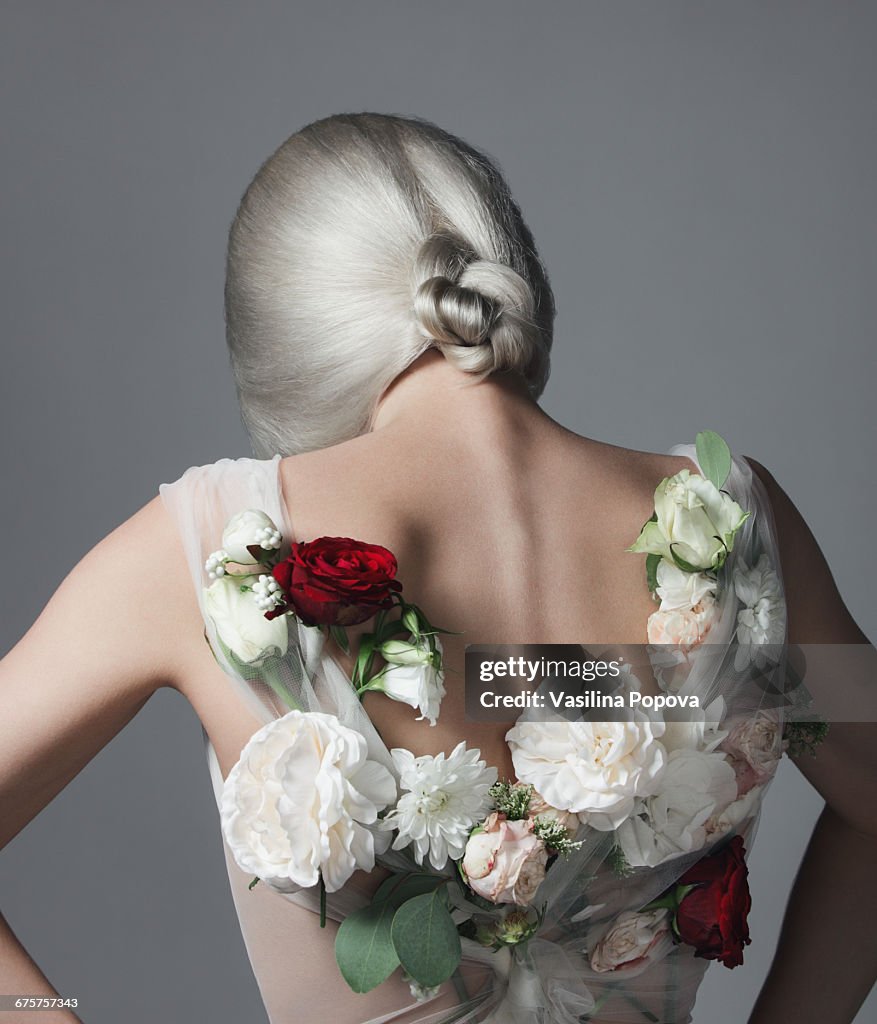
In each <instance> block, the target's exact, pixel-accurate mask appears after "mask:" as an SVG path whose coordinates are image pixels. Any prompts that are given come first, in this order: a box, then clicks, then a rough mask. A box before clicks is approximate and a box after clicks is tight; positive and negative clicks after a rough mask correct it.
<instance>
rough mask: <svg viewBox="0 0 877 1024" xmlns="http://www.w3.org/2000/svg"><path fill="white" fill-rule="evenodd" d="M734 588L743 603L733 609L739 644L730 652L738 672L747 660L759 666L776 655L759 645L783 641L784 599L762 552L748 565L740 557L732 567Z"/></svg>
mask: <svg viewBox="0 0 877 1024" xmlns="http://www.w3.org/2000/svg"><path fill="white" fill-rule="evenodd" d="M734 590H735V592H736V594H737V597H738V598H739V599H740V601H741V602H742V604H743V607H742V608H741V609H740V611H739V612H738V613H737V641H738V644H739V646H738V647H737V651H736V653H735V655H734V668H735V669H736V670H737V671H738V672H739V671H741V670H742V669H743V668H745V667H746V666H747V665H748V664H749V662H750V661H754V662H755V664H756V665H757V666H758V667H762V666H763V665H765V664H767V663H768V662H769V661H771V660H775V659H776V656H777V655H778V653H779V652H778V651H775V652H773V658H768V657H767V656H766V655H765V651H764V647H763V645H765V644H768V645H771V644H773V645H780V644H782V643H783V640H784V639H785V633H786V602H785V598H784V597H783V590H782V585H781V584H780V581H779V577H778V576H777V573H776V571H775V570H774V567H773V564H772V563H771V560H770V559H769V558H768V556H767V555H766V554H764V553H762V554H761V556H760V557H759V559H758V561H757V562H756V563H755V565H754V566H752V567H751V568H750V567H749V566H748V565H747V564H746V562H745V561H744V560H743V559H742V558H741V559H740V565H738V566H736V567H735V569H734ZM768 650H769V648H768Z"/></svg>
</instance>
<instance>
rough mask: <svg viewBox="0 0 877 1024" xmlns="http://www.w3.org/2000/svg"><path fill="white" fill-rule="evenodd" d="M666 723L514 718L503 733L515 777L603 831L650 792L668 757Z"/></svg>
mask: <svg viewBox="0 0 877 1024" xmlns="http://www.w3.org/2000/svg"><path fill="white" fill-rule="evenodd" d="M663 732H664V724H663V722H660V721H651V720H649V719H647V718H646V717H645V716H641V717H638V718H637V719H635V720H633V721H625V722H590V721H583V722H566V721H562V722H560V721H548V722H518V724H517V725H515V726H513V727H512V728H511V729H510V730H509V732H508V733H506V741H507V742H508V744H509V747H510V748H511V754H512V763H513V764H514V766H515V773H516V775H517V778H518V781H520V782H525V783H528V784H530V785H532V786H533V787H535V789H536V792H538V793H539V794H540V795H541V796H542V798H543V799H544V800H545V801H547V802H548V803H549V804H550V805H551V806H552V807H556V808H557V809H558V810H561V811H574V812H576V813H577V814H578V815H579V817H580V819H581V820H582V821H585V822H587V823H588V824H589V825H592V826H593V827H594V828H596V829H599V830H601V831H610V830H611V829H614V828H617V827H618V826H619V825H620V824H621V822H622V821H624V819H625V818H627V816H628V815H629V814H630V813H631V812H632V811H633V808H634V800H635V799H636V798H637V797H640V796H644V795H646V794H647V793H650V792H652V787H653V785H654V782H655V779H656V777H657V776H658V775H659V773H660V772H661V770H662V769H663V767H664V764H665V762H666V760H667V754H666V751H665V749H664V746H663V744H662V743H661V741H660V737H661V735H662V734H663Z"/></svg>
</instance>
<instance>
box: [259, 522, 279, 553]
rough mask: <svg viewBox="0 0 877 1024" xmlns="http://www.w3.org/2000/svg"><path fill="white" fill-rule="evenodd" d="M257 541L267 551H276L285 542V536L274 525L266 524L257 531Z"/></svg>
mask: <svg viewBox="0 0 877 1024" xmlns="http://www.w3.org/2000/svg"><path fill="white" fill-rule="evenodd" d="M255 543H256V544H258V545H259V547H260V548H264V549H265V550H266V551H276V550H277V549H278V548H279V547H280V545H281V544H282V543H283V537H282V535H281V533H280V531H279V530H275V529H274V528H273V527H272V526H265V527H263V528H262V529H261V530H257V531H256V539H255Z"/></svg>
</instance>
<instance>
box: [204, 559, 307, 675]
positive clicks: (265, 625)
mask: <svg viewBox="0 0 877 1024" xmlns="http://www.w3.org/2000/svg"><path fill="white" fill-rule="evenodd" d="M251 581H252V577H246V578H242V577H240V576H228V575H224V576H220V577H219V578H218V579H217V580H216V581H215V582H213V583H211V584H210V586H209V587H205V588H204V591H203V593H204V606H205V610H206V612H207V614H208V615H209V616H210V618H211V619H212V621H213V624H214V625H215V626H216V631H217V633H218V634H219V638H220V640H222V642H223V643H224V644H225V646H226V647H228V648H229V649H230V650H231V651H232V653H233V654H234V655H235V656H236V657H237V658H239V659H240V660H241V661H242V662H244V663H246V664H248V665H254V666H259V665H261V664H262V662H263V661H264V660H265V658H266V657H271V656H273V655H280V656H283V655H284V654H286V650H287V647H288V645H289V626H288V623H287V621H286V616H285V615H279V616H277V617H276V618H274V619H266V618H265V615H264V613H263V612H262V611H260V610H259V608H258V607H257V606H256V603H255V602H254V601H253V598H252V595H251V594H250V593H249V591H241V586H242V585H246V584H248V583H250V582H251Z"/></svg>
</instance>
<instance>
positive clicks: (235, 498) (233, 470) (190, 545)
mask: <svg viewBox="0 0 877 1024" xmlns="http://www.w3.org/2000/svg"><path fill="white" fill-rule="evenodd" d="M280 458H281V456H280V455H279V454H278V455H275V456H273V458H271V459H252V458H247V457H243V458H238V459H230V458H223V459H219V460H217V461H216V462H212V463H208V464H205V465H201V466H191V467H190V468H189V469H187V470H186V471H185V473H183V474H182V476H180V477H179V478H178V479H176V480H174V481H173V482H171V483H162V484H160V485H159V494H160V495H161V497H162V500H163V501H164V504H165V507H166V508H167V509H168V511H169V512H170V514H171V516H172V518H173V519H174V522H175V523H176V525H177V529H178V530H179V534H180V538H181V540H182V544H183V549H184V551H185V554H186V561H187V563H188V566H189V572H190V575H191V579H192V584H193V586H194V587H195V594H196V596H197V599H198V606H199V608H200V609H201V616H202V619H203V622H204V635H205V637H206V639H207V642H208V643H209V644H210V647H211V650H212V651H213V654H214V656H215V657H216V660H217V661H218V662H219V664H220V666H221V667H222V668H223V670H224V671H225V672H226V673H227V675H228V676H229V677H230V679H231V680H232V683H233V685H234V687H235V690H236V691H237V692H238V694H239V695H240V696H241V698H242V699H243V700H244V702H245V704H246V705H247V708H248V710H249V711H250V712H251V713H252V714H253V715H255V716H256V718H257V719H258V720H259V721H261V722H263V723H265V722H270V721H271V720H273V719H274V718H276V717H277V711H276V708H275V706H274V704H273V702H272V700H271V694H270V691H267V690H266V688H265V687H257V686H253V685H252V681H248V680H247V679H245V678H243V677H242V676H241V674H240V673H239V671H238V670H237V669H236V668H235V667H234V666H233V665H232V664H231V663H230V662H229V660H228V659H227V658H226V656H225V654H224V652H223V649H222V645H221V644H220V643H219V640H218V636H217V630H216V626H215V624H214V622H213V620H212V618H211V617H210V616H209V615H208V614H207V608H206V602H205V596H204V588H205V587H206V586H208V585H209V584H210V580H209V578H208V576H207V572H206V570H205V568H204V563H205V561H206V559H207V557H208V556H209V555H210V554H211V553H212V552H213V551H215V550H217V549H218V548H219V547H221V544H222V533H223V530H224V528H225V524H226V523H227V522H228V520H229V518H230V517H231V516H232V515H234V513H236V512H240V511H241V510H243V509H247V508H258V509H262V510H263V511H265V512H267V513H268V515H269V516H271V518H272V519H273V520H274V521H275V522H276V523H277V524H278V527H279V528H280V529H283V528H284V526H285V517H284V514H283V509H282V507H281V503H280V490H279V487H278V462H279V460H280Z"/></svg>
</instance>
